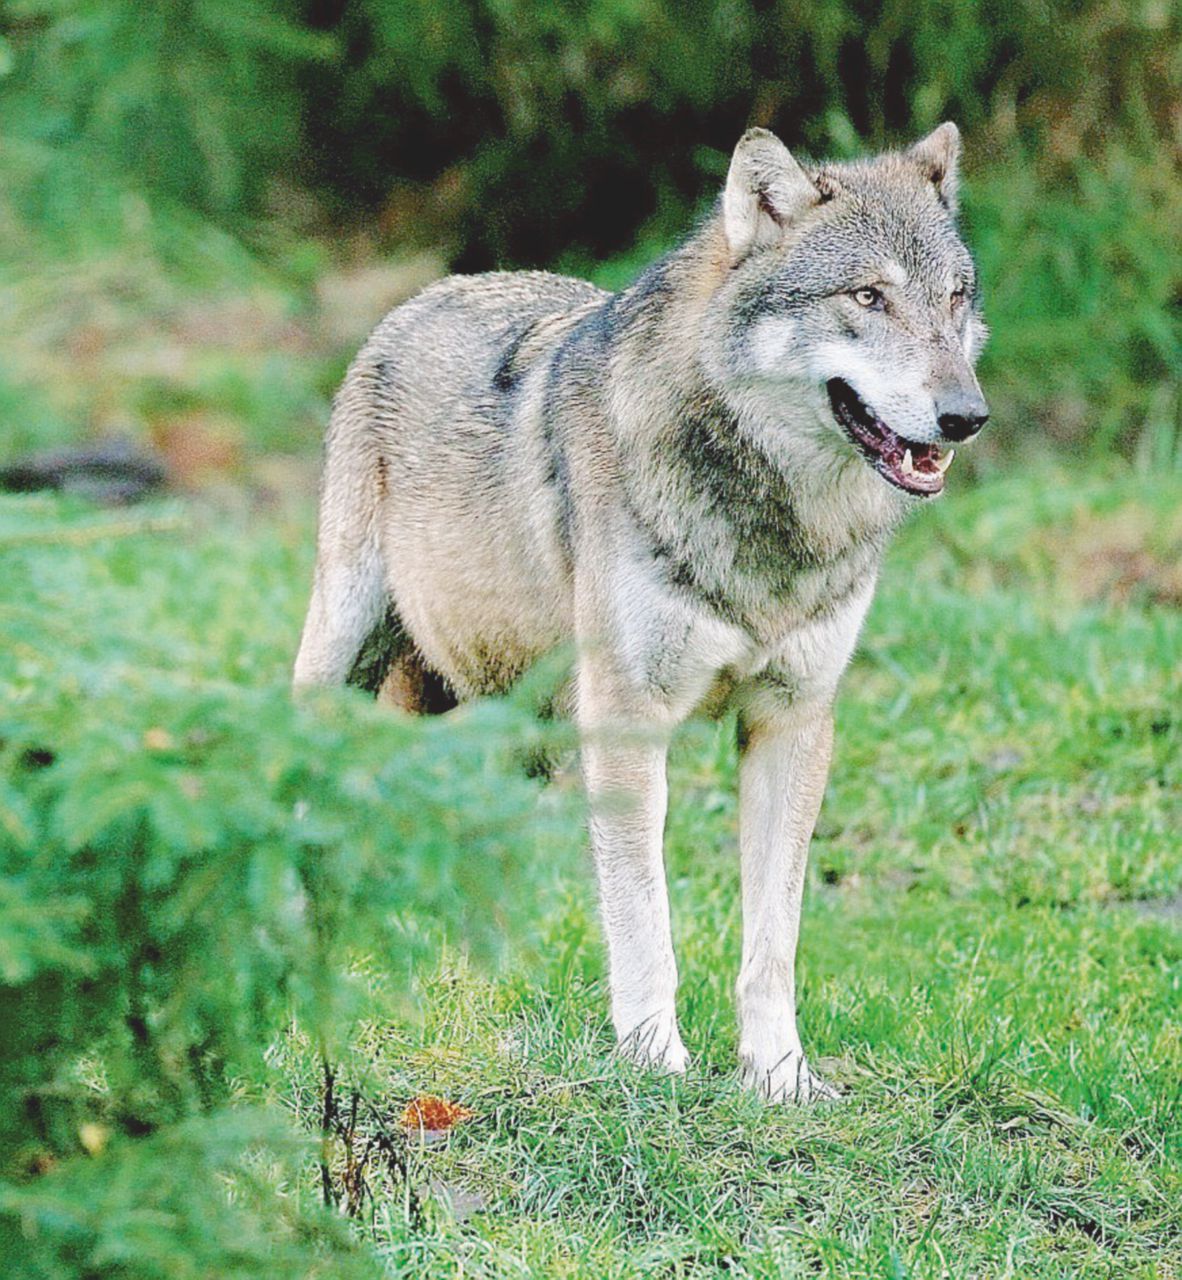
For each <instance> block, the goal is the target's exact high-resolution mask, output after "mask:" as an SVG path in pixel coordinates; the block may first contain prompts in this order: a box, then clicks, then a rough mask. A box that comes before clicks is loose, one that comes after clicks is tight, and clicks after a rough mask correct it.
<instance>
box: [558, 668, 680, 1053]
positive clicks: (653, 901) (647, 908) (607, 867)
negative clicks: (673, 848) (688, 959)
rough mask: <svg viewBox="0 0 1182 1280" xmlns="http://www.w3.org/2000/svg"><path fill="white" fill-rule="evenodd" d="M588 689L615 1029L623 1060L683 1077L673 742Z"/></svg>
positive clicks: (583, 696)
mask: <svg viewBox="0 0 1182 1280" xmlns="http://www.w3.org/2000/svg"><path fill="white" fill-rule="evenodd" d="M587 683H588V682H587V681H586V680H585V679H584V680H583V681H581V685H582V686H583V687H582V688H581V689H580V720H581V721H582V730H583V745H582V759H583V777H584V779H585V782H586V788H587V799H588V805H589V808H590V828H591V846H592V849H593V851H594V855H595V869H596V874H597V876H598V880H599V907H600V915H601V917H602V919H603V931H604V934H605V935H606V938H607V950H608V968H609V975H610V981H611V1004H612V1022H613V1023H614V1025H615V1029H616V1036H617V1038H618V1040H619V1044H620V1051H621V1052H622V1053H624V1054H626V1055H627V1056H628V1057H630V1058H632V1059H633V1060H634V1061H636V1062H639V1063H641V1064H642V1065H646V1066H654V1067H661V1068H663V1069H664V1070H666V1071H674V1072H682V1071H684V1070H685V1069H686V1066H687V1065H688V1064H689V1055H688V1054H687V1053H686V1050H685V1045H683V1044H682V1042H681V1033H680V1032H679V1031H678V1028H677V1013H676V1010H675V1008H674V999H675V996H676V993H677V965H676V962H675V961H674V958H673V936H672V933H671V931H670V927H669V895H668V891H667V889H666V885H665V864H664V858H663V855H662V841H663V836H664V828H665V804H666V782H665V741H664V738H663V736H662V737H661V738H660V739H659V740H658V739H657V738H655V737H654V736H653V735H652V731H651V730H649V731H647V733H646V732H645V731H644V730H638V729H636V728H628V727H627V726H625V725H622V724H621V723H620V721H619V719H618V718H616V717H613V716H611V715H610V714H605V712H606V710H607V708H606V706H605V703H604V701H603V700H602V699H596V698H594V695H593V694H592V695H591V696H588V689H587V687H586V685H587Z"/></svg>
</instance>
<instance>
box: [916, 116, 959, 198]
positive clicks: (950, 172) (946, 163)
mask: <svg viewBox="0 0 1182 1280" xmlns="http://www.w3.org/2000/svg"><path fill="white" fill-rule="evenodd" d="M907 154H908V155H909V156H910V157H911V159H912V160H914V161H915V162H916V163H917V164H918V165H919V167H920V170H921V171H922V173H923V175H924V177H925V178H927V180H928V181H929V182H930V183H931V184H932V186H933V187H935V188H936V195H938V196H939V197H940V201H941V203H942V204H943V205H944V206H945V207H946V208H948V209H950V210H951V211H952V212H953V213H955V212H956V192H957V189H958V187H959V186H960V130H959V129H958V128H957V127H956V125H954V124H953V123H952V121H951V120H946V121H945V122H944V123H943V124H942V125H940V126H939V127H938V128H935V129H933V130H932V132H931V133H929V134H928V136H927V137H926V138H921V139H920V140H919V141H918V142H917V143H916V144H915V145H914V146H913V147H912V148H911V149H910V151H908V152H907Z"/></svg>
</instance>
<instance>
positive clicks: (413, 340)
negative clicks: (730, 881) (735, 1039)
mask: <svg viewBox="0 0 1182 1280" xmlns="http://www.w3.org/2000/svg"><path fill="white" fill-rule="evenodd" d="M959 151H960V140H959V135H958V133H957V130H956V127H955V126H954V125H952V124H944V125H941V126H940V127H939V128H938V129H936V130H935V131H934V132H933V133H932V134H930V135H929V136H927V137H925V138H924V139H923V140H922V141H920V142H918V143H917V144H915V145H914V146H912V147H911V148H910V149H909V150H904V151H899V152H892V153H888V154H884V155H879V156H876V157H872V158H869V159H864V160H860V161H856V162H850V163H827V164H811V163H801V162H799V161H797V160H796V159H795V158H794V157H793V156H792V155H791V154H790V153H789V151H788V150H787V149H786V148H785V147H784V145H783V144H782V143H781V142H780V141H779V139H777V138H776V137H775V136H774V135H772V134H770V133H768V132H766V131H764V130H760V129H753V130H751V131H750V132H748V133H747V134H746V135H745V136H744V137H743V138H742V140H741V141H740V142H739V144H738V146H737V147H736V149H735V152H734V155H733V158H732V160H731V164H730V170H729V173H728V176H727V180H726V185H725V189H724V191H723V192H722V194H721V196H720V198H719V200H718V202H717V204H716V206H715V208H714V210H713V212H712V213H711V214H710V215H709V216H708V217H706V218H705V220H704V221H703V222H702V224H701V225H700V226H699V227H698V228H697V230H696V231H694V232H693V233H692V234H691V235H690V236H689V238H688V239H687V240H686V241H685V243H683V244H682V245H681V246H680V247H679V248H677V249H675V250H674V251H673V252H672V253H670V254H669V255H668V256H667V257H665V258H663V259H662V260H661V261H659V262H657V263H656V264H655V265H654V266H652V267H651V268H650V269H648V270H647V271H646V272H645V273H644V274H643V275H642V276H641V277H640V278H639V280H637V282H636V283H635V284H634V285H632V286H631V287H630V288H628V289H625V290H624V291H623V292H622V293H618V294H609V293H605V292H603V291H602V290H600V289H597V288H594V287H593V286H592V285H590V284H587V283H585V282H583V281H580V280H573V279H565V278H562V277H559V276H554V275H548V274H544V273H538V272H519V273H518V272H513V273H493V274H488V275H477V276H471V277H452V278H450V279H446V280H443V281H441V282H439V283H437V284H435V285H433V286H431V287H430V288H428V289H426V290H425V292H423V293H421V294H420V295H419V296H418V297H416V298H414V299H412V300H411V301H409V302H407V303H405V304H404V305H402V306H400V307H398V308H396V309H395V310H394V311H392V312H391V313H390V314H389V315H388V316H387V317H386V318H385V319H384V320H383V321H382V322H381V323H380V324H379V325H378V327H377V329H376V330H375V331H374V333H373V335H372V337H371V338H370V339H369V341H368V342H367V343H366V344H365V346H364V348H363V349H362V351H361V352H360V354H359V355H358V357H357V359H356V361H355V362H354V364H353V365H352V367H351V368H350V370H349V372H348V375H347V376H346V378H345V381H344V384H343V386H342V388H341V390H340V393H339V395H338V397H337V399H336V403H335V407H334V410H333V414H332V420H331V424H330V426H329V430H328V436H327V444H326V463H325V469H324V477H323V488H322V495H321V506H320V525H319V550H318V558H317V563H316V572H315V583H314V587H313V591H312V599H311V604H310V607H309V609H308V616H307V622H306V624H305V627H304V632H303V638H302V642H301V644H300V649H299V655H298V657H297V659H296V664H295V684H296V685H297V687H299V686H305V685H309V684H339V683H343V682H345V681H346V680H347V679H348V678H349V676H350V673H351V672H354V673H355V672H356V670H358V664H359V662H360V663H361V665H363V666H365V667H366V670H367V671H368V677H367V678H369V679H371V681H372V683H373V684H374V685H375V686H380V696H381V697H383V698H384V699H385V700H387V701H389V702H392V703H395V704H397V705H399V706H401V707H403V708H405V709H407V710H414V711H433V710H442V709H445V708H446V707H448V706H450V705H453V704H454V703H455V702H456V701H457V700H462V699H467V698H473V697H475V696H477V695H480V694H484V693H491V692H495V691H498V690H503V689H505V688H506V687H507V686H508V685H510V684H511V683H512V682H513V681H514V679H515V678H516V677H517V676H518V675H519V674H520V673H521V672H523V671H524V670H525V668H526V667H527V666H529V664H530V663H531V662H532V661H533V660H534V659H535V658H537V657H538V656H539V655H541V654H543V653H545V652H546V651H547V650H551V649H553V648H554V647H555V646H559V645H563V644H573V649H574V653H575V655H576V656H575V661H574V675H573V698H572V701H573V707H572V711H573V715H574V716H575V718H576V720H577V723H578V726H579V730H580V737H581V743H582V749H581V761H582V771H583V777H584V782H585V786H586V791H587V795H588V807H589V813H590V819H589V822H590V833H591V843H592V848H593V851H594V858H595V864H596V869H597V875H598V881H599V889H600V903H601V912H602V920H603V927H604V933H605V935H606V940H607V950H608V961H609V973H610V987H611V1012H612V1019H613V1022H614V1025H615V1030H616V1033H617V1036H618V1038H619V1043H620V1047H621V1050H622V1051H623V1052H625V1053H627V1054H629V1055H631V1056H632V1057H633V1058H635V1059H637V1060H638V1061H640V1062H642V1063H645V1064H651V1065H653V1066H657V1067H661V1068H664V1069H666V1070H668V1071H674V1072H680V1071H684V1070H685V1068H686V1065H687V1062H688V1055H687V1053H686V1049H685V1046H684V1044H683V1043H682V1038H681V1033H680V1030H679V1028H678V1023H677V1015H676V1011H675V996H676V991H677V968H676V964H675V960H674V953H673V943H672V939H671V936H670V927H669V904H668V895H667V891H666V885H665V878H664V867H663V860H662V834H663V826H664V821H665V808H666V782H665V754H666V744H667V742H668V740H669V737H670V735H671V734H672V733H673V731H674V729H675V728H676V727H677V725H678V724H680V723H681V722H682V721H684V720H685V719H686V718H687V717H689V716H690V715H692V714H693V713H694V712H696V711H699V710H702V709H707V710H713V711H719V710H721V709H723V708H733V709H734V710H735V712H736V713H737V722H738V745H739V752H740V766H739V785H740V799H739V816H740V835H739V844H740V864H741V878H742V905H743V942H742V962H741V968H740V973H739V978H738V987H737V997H738V1000H737V1003H738V1013H739V1023H740V1058H741V1064H742V1073H743V1076H744V1079H745V1080H746V1081H747V1082H748V1083H749V1084H750V1085H751V1086H752V1087H754V1088H756V1089H757V1090H759V1091H760V1092H761V1093H762V1094H763V1095H764V1096H765V1097H767V1098H769V1099H772V1100H799V1101H805V1100H808V1099H810V1098H818V1097H822V1098H823V1097H828V1096H832V1094H833V1090H832V1088H831V1087H830V1086H829V1085H828V1084H827V1083H826V1082H825V1081H823V1080H822V1079H821V1078H820V1077H819V1076H818V1075H817V1074H816V1073H815V1072H814V1071H813V1070H811V1069H810V1067H809V1065H808V1062H807V1059H806V1057H805V1054H804V1051H803V1048H802V1045H801V1040H800V1036H799V1034H798V1030H797V1019H796V994H795V980H794V966H795V953H796V944H797V934H798V927H799V921H800V909H801V895H802V892H803V885H804V875H805V863H806V858H807V853H808V846H809V841H810V838H811V835H812V829H813V826H814V823H815V821H816V817H817V812H818V809H819V807H820V804H821V798H822V794H823V792H824V788H825V779H826V774H827V770H828V765H829V757H830V746H831V742H832V736H833V720H832V713H831V708H832V705H833V700H834V695H835V691H836V689H837V685H838V680H839V678H840V676H841V673H842V670H843V669H844V667H845V666H846V664H847V662H848V661H849V658H850V655H851V653H852V651H853V649H854V645H855V642H856V640H857V636H858V631H859V628H860V627H861V624H862V620H863V617H864V616H865V613H866V609H867V606H868V605H869V603H870V599H871V595H872V593H873V591H874V585H875V577H876V574H877V573H878V568H879V564H880V561H881V559H882V556H883V551H884V548H885V546H886V544H887V541H888V539H889V537H890V534H891V532H892V530H894V529H895V527H896V526H897V525H898V524H899V522H900V521H901V520H902V519H903V517H904V516H905V515H906V514H907V513H908V512H909V511H910V510H911V509H912V508H914V507H916V506H917V505H919V504H920V503H922V502H924V501H926V500H928V499H930V498H932V497H933V496H934V495H936V494H938V493H939V492H940V491H941V490H942V489H943V487H944V483H945V473H946V471H947V469H948V466H949V464H950V463H951V462H952V459H953V449H952V447H951V446H952V445H953V444H959V443H960V442H962V441H964V440H967V439H969V438H970V437H972V436H974V435H975V434H976V433H977V432H978V431H979V430H980V428H981V427H982V425H983V424H984V422H985V420H986V417H987V416H988V409H987V406H986V403H985V401H984V399H983V397H982V394H981V390H980V387H979V385H978V383H977V380H976V377H975V375H974V372H973V367H974V363H975V361H976V357H977V355H978V352H979V350H980V348H981V345H982V343H983V341H984V336H985V329H984V325H983V323H982V320H981V317H980V312H979V308H978V303H977V282H976V275H975V271H974V265H973V260H972V257H971V256H970V254H969V252H968V250H967V248H966V247H965V245H964V243H963V242H962V240H961V237H960V235H959V234H958V232H957V228H956V191H957V167H958V158H959ZM375 645H376V648H375ZM366 655H368V657H367V656H366ZM375 655H376V656H375ZM379 658H380V661H378V660H377V659H379Z"/></svg>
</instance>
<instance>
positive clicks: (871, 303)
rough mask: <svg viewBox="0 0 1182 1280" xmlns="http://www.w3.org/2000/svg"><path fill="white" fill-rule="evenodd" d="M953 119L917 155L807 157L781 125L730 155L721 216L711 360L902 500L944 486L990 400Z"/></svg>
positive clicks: (746, 399)
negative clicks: (980, 371) (783, 136)
mask: <svg viewBox="0 0 1182 1280" xmlns="http://www.w3.org/2000/svg"><path fill="white" fill-rule="evenodd" d="M959 152H960V138H959V134H958V133H957V129H956V126H955V125H953V124H943V125H941V126H940V127H939V128H938V129H936V130H935V132H934V133H931V134H929V135H928V136H927V137H926V138H924V139H923V140H922V141H921V142H918V143H916V145H915V146H913V147H912V148H911V149H910V150H908V151H903V152H897V153H890V154H887V155H882V156H877V157H875V158H873V159H869V160H864V161H858V162H854V163H848V164H826V165H822V166H816V167H814V166H802V165H801V164H799V163H798V162H797V161H796V160H795V159H794V158H793V156H792V155H791V154H790V153H789V151H788V150H787V148H786V147H785V146H784V145H783V143H782V142H780V140H779V139H778V138H776V137H775V136H774V135H773V134H770V133H768V132H767V131H766V130H763V129H753V130H751V131H750V132H749V133H747V134H746V135H745V136H744V137H743V139H742V140H741V141H740V142H739V145H738V147H737V148H736V149H735V153H734V157H733V159H732V161H731V166H730V172H729V175H728V177H727V183H726V189H725V192H724V194H723V197H722V202H721V208H720V214H719V217H720V221H721V226H722V232H723V236H724V239H725V252H726V255H727V258H728V262H727V278H726V280H725V283H724V284H723V285H722V287H721V288H720V289H719V290H718V292H717V293H716V294H715V305H714V306H713V307H712V308H711V312H712V316H713V323H711V324H709V325H708V326H707V328H706V331H705V343H706V347H705V351H704V356H705V361H706V365H707V368H708V370H709V372H710V374H711V376H712V380H713V381H715V383H716V384H719V385H721V387H722V389H723V390H724V392H725V393H726V394H727V396H728V398H729V399H731V400H732V401H733V402H734V403H736V405H737V406H739V407H742V408H745V409H746V410H748V411H750V412H751V413H752V414H753V415H754V416H755V417H757V418H759V419H760V420H761V421H762V422H764V423H766V424H768V429H769V430H770V431H771V432H773V433H774V432H775V430H776V424H777V422H781V423H783V424H784V425H785V426H786V425H788V424H789V423H791V424H793V425H794V426H795V427H796V429H797V430H796V432H794V436H795V443H794V447H795V448H797V449H799V448H800V447H802V446H803V445H804V442H803V441H801V440H800V438H799V434H800V429H801V428H802V427H803V429H804V432H805V434H806V436H807V438H808V441H809V445H808V447H809V449H810V450H811V452H812V453H813V454H814V455H815V456H816V457H817V460H818V462H820V461H823V460H824V459H825V458H834V457H836V458H843V457H844V458H848V457H851V456H852V455H854V454H855V453H856V454H860V455H861V456H862V457H863V458H864V459H865V460H866V462H867V463H869V464H870V465H871V466H872V467H873V468H874V469H875V470H876V471H877V472H878V473H879V475H880V476H882V477H883V478H884V479H885V480H886V481H887V482H889V483H890V484H892V485H894V486H895V487H896V488H897V489H901V490H903V491H904V492H905V493H909V494H915V495H920V496H925V495H930V494H934V493H938V492H939V491H940V490H941V489H942V488H943V486H944V472H945V471H946V470H947V467H948V465H949V463H950V462H951V460H952V456H953V451H952V449H951V448H950V447H948V446H950V445H952V444H956V443H960V442H961V441H963V440H968V439H971V438H972V437H973V436H975V435H976V434H977V432H978V431H979V430H980V429H981V427H982V426H983V425H984V423H985V420H986V418H987V417H988V413H989V410H988V407H987V405H986V403H985V399H984V397H983V396H982V394H981V388H980V386H979V385H978V383H977V379H976V376H975V375H974V373H973V365H974V363H975V361H976V357H977V354H978V352H979V350H980V348H981V346H982V344H983V342H984V339H985V326H984V324H983V322H982V320H981V317H980V311H979V305H978V301H977V280H976V272H975V270H974V266H973V259H972V257H971V255H970V254H969V251H968V249H967V248H966V247H965V245H964V242H963V241H962V240H961V238H960V235H959V234H958V232H957V229H956V223H955V216H956V185H957V160H958V156H959Z"/></svg>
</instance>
